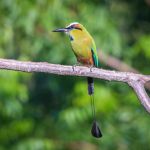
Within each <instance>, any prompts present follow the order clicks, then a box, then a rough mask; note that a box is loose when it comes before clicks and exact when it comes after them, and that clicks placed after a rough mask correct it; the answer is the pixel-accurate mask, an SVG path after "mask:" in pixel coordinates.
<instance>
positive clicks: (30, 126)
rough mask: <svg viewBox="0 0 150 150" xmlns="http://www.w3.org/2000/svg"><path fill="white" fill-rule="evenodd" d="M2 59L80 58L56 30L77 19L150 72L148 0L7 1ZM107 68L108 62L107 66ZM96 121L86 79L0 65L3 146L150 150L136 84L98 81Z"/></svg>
mask: <svg viewBox="0 0 150 150" xmlns="http://www.w3.org/2000/svg"><path fill="white" fill-rule="evenodd" d="M0 12H1V13H0V18H1V19H0V57H1V58H11V59H17V60H27V61H28V60H29V61H47V62H50V63H58V64H75V63H76V59H75V57H74V55H73V53H72V51H71V47H70V43H69V39H68V38H67V37H66V35H64V34H56V33H53V32H51V31H52V30H53V29H55V28H58V27H64V26H66V25H67V24H69V23H70V22H74V21H78V22H80V23H82V24H84V25H85V27H86V28H87V29H88V30H89V31H90V33H91V34H92V35H93V37H94V39H95V41H96V44H97V47H98V48H99V49H101V50H103V51H105V52H107V53H109V54H110V55H114V56H115V57H117V58H118V59H121V60H122V61H125V62H126V63H128V64H130V65H131V66H133V67H135V68H136V69H138V70H140V71H141V73H144V74H150V70H149V66H150V3H149V0H143V1H137V0H133V1H129V0H124V1H123V0H113V1H111V0H93V1H91V0H76V1H70V0H25V1H20V0H1V1H0ZM101 67H103V68H108V66H105V65H104V64H101ZM95 99H96V115H97V118H98V122H99V123H100V125H101V128H102V131H103V138H102V139H95V138H93V137H92V136H91V134H90V128H91V123H92V117H91V109H90V99H89V96H88V95H87V84H86V80H85V79H84V78H81V77H68V76H55V75H46V74H42V73H37V74H27V73H21V72H13V71H2V70H1V71H0V150H8V149H10V150H54V149H56V150H59V149H60V150H79V149H82V150H98V149H104V150H105V149H112V150H116V149H118V150H127V149H130V150H135V149H136V150H141V149H143V150H148V149H150V142H149V141H150V132H149V124H150V119H149V114H148V113H147V112H146V111H145V110H144V108H143V107H142V106H141V104H140V102H139V101H138V100H137V97H136V96H135V94H134V92H133V91H132V89H131V88H129V87H128V86H127V85H125V84H123V83H115V82H107V81H100V80H95Z"/></svg>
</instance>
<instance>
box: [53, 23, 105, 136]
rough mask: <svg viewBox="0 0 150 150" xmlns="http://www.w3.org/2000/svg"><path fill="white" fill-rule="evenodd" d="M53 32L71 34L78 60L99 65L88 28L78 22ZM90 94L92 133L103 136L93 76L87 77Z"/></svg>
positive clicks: (86, 64) (90, 64) (70, 37)
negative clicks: (96, 105)
mask: <svg viewBox="0 0 150 150" xmlns="http://www.w3.org/2000/svg"><path fill="white" fill-rule="evenodd" d="M53 32H64V33H66V34H67V35H68V36H69V39H70V42H71V46H72V50H73V53H74V54H75V56H76V59H77V62H78V63H80V64H82V65H84V66H87V67H90V68H91V67H98V65H99V61H98V55H97V49H96V45H95V42H94V39H93V38H92V36H91V35H90V33H89V32H88V31H87V30H86V28H85V27H84V26H83V25H82V24H80V23H78V22H73V23H70V24H69V25H68V26H66V27H65V28H58V29H55V30H53ZM87 83H88V94H89V95H90V99H91V107H92V114H93V124H92V129H91V133H92V135H93V136H94V137H96V138H100V137H102V132H101V130H100V127H99V125H98V123H97V121H96V117H95V102H94V80H93V78H92V77H87Z"/></svg>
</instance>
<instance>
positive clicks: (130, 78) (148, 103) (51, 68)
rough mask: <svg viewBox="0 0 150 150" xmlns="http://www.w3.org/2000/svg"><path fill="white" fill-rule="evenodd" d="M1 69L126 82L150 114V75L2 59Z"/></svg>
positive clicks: (0, 62) (0, 61) (0, 60)
mask: <svg viewBox="0 0 150 150" xmlns="http://www.w3.org/2000/svg"><path fill="white" fill-rule="evenodd" d="M0 69H5V70H15V71H22V72H44V73H50V74H57V75H70V76H86V77H87V76H88V77H94V78H99V79H103V80H108V81H120V82H125V83H127V84H129V85H130V86H132V88H133V89H134V91H135V93H136V94H137V96H138V98H139V100H140V101H141V103H142V105H143V106H144V107H145V109H146V110H147V111H148V112H149V113H150V98H149V96H148V95H147V93H146V91H145V89H144V84H145V83H146V82H148V81H150V75H142V74H136V73H130V72H119V71H110V70H104V69H99V68H92V71H91V69H90V68H88V67H84V66H76V67H75V68H74V70H73V68H72V66H66V65H58V64H49V63H46V62H25V61H17V60H9V59H0Z"/></svg>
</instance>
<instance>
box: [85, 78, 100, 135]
mask: <svg viewBox="0 0 150 150" xmlns="http://www.w3.org/2000/svg"><path fill="white" fill-rule="evenodd" d="M87 82H88V94H89V95H90V99H91V108H92V115H93V125H92V129H91V133H92V135H93V136H94V137H96V138H100V137H102V133H101V131H100V128H99V126H98V124H97V122H96V115H95V99H94V80H93V78H92V77H87Z"/></svg>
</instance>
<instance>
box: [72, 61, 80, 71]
mask: <svg viewBox="0 0 150 150" xmlns="http://www.w3.org/2000/svg"><path fill="white" fill-rule="evenodd" d="M79 65H80V64H79V63H78V62H77V63H76V64H75V65H73V66H72V70H73V71H75V67H76V66H79Z"/></svg>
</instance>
